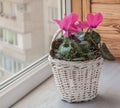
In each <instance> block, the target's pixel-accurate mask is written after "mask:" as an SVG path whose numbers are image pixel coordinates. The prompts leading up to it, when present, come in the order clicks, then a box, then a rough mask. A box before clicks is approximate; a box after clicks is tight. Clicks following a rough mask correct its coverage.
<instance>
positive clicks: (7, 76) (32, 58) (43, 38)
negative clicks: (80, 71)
mask: <svg viewBox="0 0 120 108" xmlns="http://www.w3.org/2000/svg"><path fill="white" fill-rule="evenodd" d="M65 1H67V0H32V1H31V0H30V1H28V2H27V1H26V3H25V5H26V7H27V9H28V10H29V11H28V12H25V13H24V12H22V11H21V10H19V9H18V10H17V12H15V14H16V13H17V17H16V21H15V22H9V21H10V20H9V19H8V20H9V21H8V23H10V25H9V26H7V27H6V25H3V22H1V20H0V26H1V24H2V27H3V28H1V29H2V34H3V35H2V37H3V42H5V43H7V46H14V45H16V46H18V47H19V48H21V49H22V50H21V49H19V48H11V47H6V46H5V45H4V44H2V43H0V44H1V47H2V50H1V51H0V53H2V54H1V55H2V57H1V58H0V59H2V60H1V61H0V66H1V67H0V68H2V69H3V67H4V70H6V71H7V72H4V71H0V75H1V76H0V80H1V83H0V90H2V92H4V93H3V94H2V96H1V97H0V101H1V103H0V107H1V108H4V107H6V108H7V107H9V105H11V104H13V103H14V102H15V101H16V100H18V99H20V98H21V97H22V96H24V95H25V94H26V93H28V92H29V91H30V90H32V89H33V88H34V87H36V86H37V85H38V84H39V83H40V82H42V81H44V80H45V79H46V78H48V77H49V76H50V75H51V68H50V67H49V65H48V61H47V56H48V52H49V47H50V43H51V39H52V37H53V34H54V33H55V32H56V31H57V30H58V26H57V25H56V24H55V23H53V22H52V21H51V20H52V18H59V19H61V17H62V16H63V15H64V13H65V9H66V7H65ZM7 2H8V1H6V4H7ZM16 2H17V6H18V5H20V4H24V1H19V0H18V1H16ZM22 2H23V3H22ZM69 2H70V1H69ZM9 3H10V4H12V3H13V4H14V2H12V0H11V2H10V1H9ZM9 3H8V4H9ZM13 7H14V6H13ZM15 7H16V6H15ZM4 9H5V11H6V12H7V11H9V10H8V9H9V6H8V7H7V6H4ZM49 9H51V11H50V10H49ZM67 9H68V8H67ZM50 16H51V17H50ZM17 18H18V19H19V22H17V21H18V19H17ZM16 23H17V26H14V25H16ZM4 24H6V22H5V23H4ZM21 24H22V26H21ZM11 25H12V27H11ZM18 83H19V85H18ZM14 84H15V85H14ZM12 85H14V87H13V86H12ZM19 88H20V89H19ZM7 89H10V90H9V91H8V92H7ZM6 93H7V95H6ZM14 93H16V94H15V95H14ZM8 95H9V97H13V98H12V99H10V101H8V104H5V101H6V100H8V97H7V96H8ZM3 96H4V98H2V97H3Z"/></svg>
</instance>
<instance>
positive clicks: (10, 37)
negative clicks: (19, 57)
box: [3, 29, 17, 45]
mask: <svg viewBox="0 0 120 108" xmlns="http://www.w3.org/2000/svg"><path fill="white" fill-rule="evenodd" d="M3 41H5V42H7V43H8V44H12V45H17V33H15V32H13V31H10V30H5V29H3Z"/></svg>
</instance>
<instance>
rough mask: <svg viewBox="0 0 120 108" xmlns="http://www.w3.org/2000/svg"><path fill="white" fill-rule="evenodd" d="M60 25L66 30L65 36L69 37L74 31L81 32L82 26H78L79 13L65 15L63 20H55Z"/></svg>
mask: <svg viewBox="0 0 120 108" xmlns="http://www.w3.org/2000/svg"><path fill="white" fill-rule="evenodd" d="M54 21H55V22H56V23H57V24H58V25H59V27H60V29H61V30H64V31H65V34H64V35H65V36H66V37H68V36H70V35H71V34H72V33H75V32H79V31H80V28H79V26H78V24H79V23H78V15H77V14H76V13H71V14H70V15H68V16H66V15H64V18H63V19H62V20H56V19H55V20H54Z"/></svg>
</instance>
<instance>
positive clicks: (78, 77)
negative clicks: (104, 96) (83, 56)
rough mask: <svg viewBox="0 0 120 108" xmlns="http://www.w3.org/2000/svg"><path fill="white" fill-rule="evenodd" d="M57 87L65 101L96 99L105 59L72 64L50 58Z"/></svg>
mask: <svg viewBox="0 0 120 108" xmlns="http://www.w3.org/2000/svg"><path fill="white" fill-rule="evenodd" d="M49 61H50V63H51V66H52V70H53V74H54V78H55V82H56V85H57V87H58V89H59V91H60V94H61V97H62V99H63V100H65V101H68V102H80V101H88V100H91V99H93V98H95V97H96V95H97V90H98V81H99V76H100V72H101V68H102V64H103V59H102V58H98V59H95V60H90V61H85V62H80V61H77V62H70V61H64V60H57V59H52V57H51V56H49Z"/></svg>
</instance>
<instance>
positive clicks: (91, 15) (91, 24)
mask: <svg viewBox="0 0 120 108" xmlns="http://www.w3.org/2000/svg"><path fill="white" fill-rule="evenodd" d="M87 21H88V24H89V26H93V25H94V15H93V14H92V13H89V14H88V15H87Z"/></svg>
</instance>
